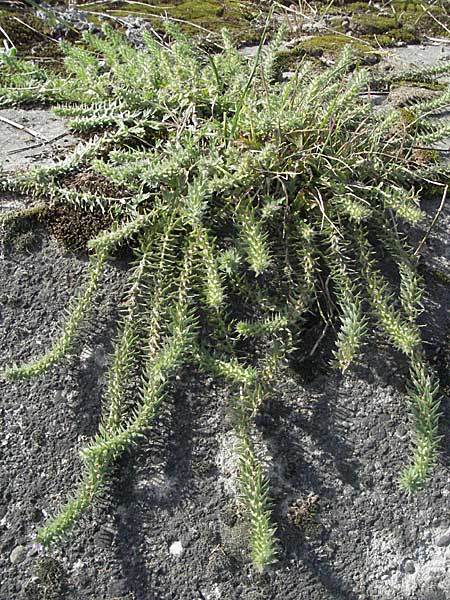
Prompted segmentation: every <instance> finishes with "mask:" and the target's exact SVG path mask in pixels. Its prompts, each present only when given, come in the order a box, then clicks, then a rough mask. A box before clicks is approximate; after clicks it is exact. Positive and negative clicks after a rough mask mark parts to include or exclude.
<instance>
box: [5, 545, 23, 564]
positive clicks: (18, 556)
mask: <svg viewBox="0 0 450 600" xmlns="http://www.w3.org/2000/svg"><path fill="white" fill-rule="evenodd" d="M26 557H27V549H26V547H25V546H16V547H15V548H14V550H13V551H12V552H11V554H10V555H9V560H10V561H11V563H12V564H13V565H18V564H20V563H21V562H23V561H24V560H25V559H26Z"/></svg>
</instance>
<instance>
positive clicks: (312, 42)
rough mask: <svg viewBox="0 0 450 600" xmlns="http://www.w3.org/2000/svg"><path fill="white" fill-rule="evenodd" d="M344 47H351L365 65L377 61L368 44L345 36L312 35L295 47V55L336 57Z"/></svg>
mask: <svg viewBox="0 0 450 600" xmlns="http://www.w3.org/2000/svg"><path fill="white" fill-rule="evenodd" d="M345 46H351V47H352V49H353V51H354V54H355V56H356V57H358V58H360V59H362V61H363V62H365V63H374V62H377V61H378V56H377V54H376V52H375V51H374V49H373V47H372V46H371V45H370V44H369V43H364V41H359V40H356V39H352V38H350V37H348V36H346V35H339V34H336V35H335V34H326V35H314V36H312V37H310V38H307V39H305V40H302V41H301V42H300V43H299V45H298V46H297V49H296V51H297V54H300V52H301V51H303V53H305V54H308V55H309V56H315V57H319V56H322V55H328V56H333V57H334V56H336V55H338V54H339V53H340V52H341V51H342V49H343V48H344V47H345Z"/></svg>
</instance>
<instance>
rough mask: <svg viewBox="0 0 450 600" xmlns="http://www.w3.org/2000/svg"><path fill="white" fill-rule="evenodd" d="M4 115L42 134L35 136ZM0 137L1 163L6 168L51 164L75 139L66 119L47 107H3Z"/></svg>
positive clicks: (8, 169) (14, 168) (9, 169)
mask: <svg viewBox="0 0 450 600" xmlns="http://www.w3.org/2000/svg"><path fill="white" fill-rule="evenodd" d="M2 118H4V119H8V120H9V121H12V122H13V123H16V124H17V125H19V126H22V127H25V128H28V129H31V130H32V131H33V132H35V133H36V134H39V136H36V135H34V136H33V135H31V134H30V133H28V132H27V131H26V129H19V128H17V127H15V126H13V125H11V124H9V123H7V122H5V121H3V120H2ZM0 140H1V144H0V165H1V168H2V169H3V170H5V171H16V170H17V169H27V168H30V167H33V166H37V165H42V164H50V163H52V162H54V161H55V159H56V158H57V157H58V156H60V155H61V153H62V152H64V151H65V150H67V149H68V148H70V147H71V146H74V145H75V143H76V139H75V138H74V137H73V135H71V134H70V133H69V131H68V129H67V125H66V122H65V120H64V119H62V118H60V117H57V116H56V115H55V114H53V113H52V112H51V111H49V110H46V109H28V110H25V109H18V108H3V109H0Z"/></svg>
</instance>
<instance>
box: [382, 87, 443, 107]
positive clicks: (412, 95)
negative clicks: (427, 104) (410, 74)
mask: <svg viewBox="0 0 450 600" xmlns="http://www.w3.org/2000/svg"><path fill="white" fill-rule="evenodd" d="M437 96H439V92H436V91H434V90H429V89H428V88H421V87H417V86H413V85H400V86H398V87H396V88H395V89H393V90H392V91H391V92H390V93H389V96H388V101H389V102H390V103H391V104H392V105H393V106H398V107H402V106H407V105H408V104H411V103H413V102H416V101H420V100H432V99H433V98H436V97H437Z"/></svg>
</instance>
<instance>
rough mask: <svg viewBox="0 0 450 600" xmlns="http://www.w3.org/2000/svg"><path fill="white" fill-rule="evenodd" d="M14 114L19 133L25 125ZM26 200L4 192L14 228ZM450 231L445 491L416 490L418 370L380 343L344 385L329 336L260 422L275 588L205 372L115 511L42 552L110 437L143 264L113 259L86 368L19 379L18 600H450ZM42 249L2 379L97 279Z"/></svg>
mask: <svg viewBox="0 0 450 600" xmlns="http://www.w3.org/2000/svg"><path fill="white" fill-rule="evenodd" d="M43 112H46V111H43ZM0 114H3V111H2V112H1V113H0ZM4 114H6V113H4ZM8 114H9V118H10V119H13V120H15V121H19V118H20V115H21V114H22V112H21V111H18V112H14V111H11V112H9V113H8ZM39 114H40V113H39ZM22 116H23V115H22ZM27 116H28V118H29V121H28V123H29V126H31V127H33V128H39V127H42V128H43V129H42V131H47V129H46V127H47V125H46V121H45V119H46V118H48V119H51V122H52V123H53V125H54V126H55V127H58V128H61V132H64V123H63V121H61V120H54V119H56V118H55V117H54V116H53V115H51V116H49V113H47V117H46V116H45V115H43V114H41V117H42V121H40V122H39V121H35V120H34V115H33V113H31V112H29V113H28V115H27ZM36 119H37V117H36ZM49 123H50V121H49ZM13 129H14V128H12V129H11V128H8V129H5V130H4V131H3V133H2V132H1V131H0V136H2V137H1V140H2V148H1V151H2V152H3V155H4V156H8V157H10V156H13V157H14V159H13V160H14V161H17V162H14V163H13V164H11V163H10V164H9V166H8V168H10V169H14V170H15V169H18V168H21V167H24V168H29V166H30V162H27V161H29V159H30V157H28V156H27V153H17V154H13V155H11V154H8V152H9V150H11V149H14V148H16V147H17V145H18V144H19V142H20V144H23V145H26V144H27V142H28V141H29V139H27V136H26V135H24V134H23V132H20V131H19V130H14V131H13ZM6 131H7V135H6V137H5V132H6ZM58 131H59V129H58ZM48 137H51V135H50V133H49V135H48ZM64 139H65V140H66V139H67V138H64ZM72 142H73V140H72ZM41 150H42V149H41ZM59 151H60V152H61V151H64V149H60V150H59ZM57 152H58V151H56V153H57ZM31 158H32V160H33V161H35V160H39V161H40V160H41V158H42V157H39V158H33V157H31ZM50 159H54V156H53V157H50ZM21 161H22V162H21ZM23 202H24V201H23V200H22V199H20V198H11V197H10V196H8V197H6V196H4V197H2V196H0V212H1V211H2V210H6V209H7V210H10V209H11V207H14V208H15V207H17V206H21V205H22V204H23ZM439 204H440V198H428V199H425V201H424V203H423V208H424V209H425V211H426V213H427V215H428V216H427V219H428V220H427V222H426V223H424V224H423V225H422V227H421V228H420V229H419V228H418V229H415V230H412V231H411V232H410V234H411V241H412V243H413V245H416V244H417V243H418V242H419V241H420V240H421V239H422V237H423V235H424V233H425V231H426V230H427V228H428V224H429V222H430V221H431V219H432V217H433V215H434V214H435V213H436V211H437V209H438V207H439ZM449 230H450V206H449V203H448V202H447V204H446V205H445V207H444V210H443V212H442V214H441V216H440V218H439V220H438V221H437V223H436V225H435V227H434V228H433V230H432V232H431V234H430V236H429V238H428V241H427V242H426V243H425V244H424V247H423V250H422V268H421V271H422V275H423V277H424V282H425V286H426V290H427V293H426V298H425V312H424V315H423V317H422V322H423V326H424V327H423V335H424V338H425V340H426V348H427V354H428V357H429V359H430V361H432V362H433V364H434V365H435V368H436V371H437V372H438V373H439V376H440V378H441V388H442V392H443V402H442V412H443V418H442V421H441V422H442V436H443V439H442V445H441V447H442V450H441V455H440V459H439V464H438V466H437V468H436V471H435V473H434V475H433V478H432V480H431V482H430V483H429V485H428V486H427V488H426V489H425V490H424V491H422V492H419V493H416V494H414V495H407V494H405V493H404V492H402V491H400V490H399V488H398V485H397V478H398V474H399V472H400V470H401V469H402V468H403V467H404V466H405V464H406V461H407V460H408V456H409V449H410V431H411V425H410V423H409V418H408V410H407V409H408V407H407V406H406V405H405V388H404V381H405V376H406V373H407V366H406V364H405V361H404V360H403V359H402V358H401V357H400V356H399V355H397V354H395V353H393V352H392V351H391V350H390V349H389V348H388V347H387V346H386V345H385V344H384V343H383V342H382V341H381V340H380V339H378V338H376V337H375V336H374V337H373V339H371V340H370V343H369V344H368V347H367V352H366V356H365V359H364V362H363V364H361V365H359V366H358V367H357V368H355V369H354V370H353V371H352V372H351V373H349V374H347V375H346V376H345V377H343V376H341V375H339V374H337V373H335V372H333V371H331V370H330V368H329V367H328V366H327V361H328V357H329V354H330V348H329V346H328V342H327V341H326V337H325V339H324V341H323V342H322V344H320V345H319V347H318V350H317V352H316V353H315V354H314V355H313V356H312V357H311V359H310V360H308V361H307V362H304V363H302V364H298V365H294V367H296V369H295V371H294V372H293V373H292V374H291V375H289V376H287V375H286V377H285V378H283V380H281V381H280V382H279V383H278V384H277V386H276V389H274V393H273V395H272V397H271V398H270V400H269V401H268V403H267V405H266V406H265V409H264V411H263V412H262V414H261V415H260V417H259V420H258V428H259V431H260V434H261V447H263V448H264V449H265V453H266V455H267V457H268V467H269V475H270V480H271V492H272V496H273V500H274V518H275V521H276V524H277V527H278V535H279V539H280V547H279V557H278V558H279V560H278V562H277V563H276V564H275V565H274V567H273V569H272V570H270V571H269V572H268V573H266V574H264V575H262V576H259V575H257V574H255V573H254V572H253V571H252V569H251V567H250V562H249V550H248V547H247V546H246V541H245V540H246V531H245V529H244V527H243V526H242V525H241V524H240V523H241V520H240V519H239V518H238V517H239V515H238V514H237V513H238V510H237V508H236V506H237V505H236V498H235V488H234V485H233V483H234V480H233V474H234V463H233V458H232V452H231V448H232V445H233V434H232V428H231V422H230V418H229V410H228V403H229V390H228V389H227V388H226V387H225V386H223V385H220V384H219V383H217V382H215V381H213V380H211V379H206V378H204V377H203V376H200V375H199V374H197V373H196V372H195V371H193V370H186V371H185V372H182V373H181V374H180V376H179V377H178V378H177V380H175V381H174V382H173V386H172V390H171V394H169V396H168V397H167V400H166V403H165V405H164V408H163V410H162V412H161V415H160V419H159V421H158V422H157V423H156V424H155V426H154V427H153V428H152V430H151V431H150V432H149V434H148V436H147V438H146V439H145V440H144V441H143V443H142V444H141V445H140V446H139V448H137V449H136V450H135V451H134V452H133V453H130V454H129V455H127V456H126V457H124V458H123V459H122V460H121V461H120V462H119V463H118V464H117V465H116V466H115V470H114V473H113V474H112V477H111V484H110V486H109V489H108V490H107V491H106V492H105V494H104V497H103V498H102V501H101V502H100V503H99V505H98V506H96V507H95V508H94V510H93V511H91V512H90V513H88V514H87V515H86V517H85V518H84V520H83V522H82V523H81V524H80V525H79V526H77V527H76V529H75V530H74V531H72V532H71V534H70V535H69V536H68V537H67V538H66V539H65V540H64V542H63V543H62V544H60V545H59V546H58V547H56V548H54V549H52V550H51V551H48V552H47V551H43V550H42V549H41V548H40V547H38V546H36V545H35V544H34V543H33V539H34V536H35V533H36V529H37V528H38V527H39V526H40V525H41V524H42V523H43V522H44V520H45V519H46V517H47V516H48V515H50V514H53V512H54V511H55V509H56V507H57V506H58V504H59V503H62V502H64V500H65V499H67V494H68V491H70V490H73V489H74V488H75V487H76V484H77V481H78V480H79V477H80V473H81V469H80V467H81V464H80V460H79V456H78V451H79V449H80V448H82V447H83V446H84V445H85V444H86V442H87V441H88V440H89V438H90V437H91V436H93V435H94V434H95V432H96V430H97V426H98V420H99V415H100V411H101V396H102V392H103V390H104V387H105V371H106V368H107V364H108V360H109V359H108V355H109V352H110V350H111V345H112V339H113V337H114V332H115V322H116V319H117V316H118V309H119V306H120V301H121V298H122V294H123V289H124V284H125V273H126V269H127V267H128V264H127V262H126V261H125V260H123V261H122V262H121V261H115V262H114V261H111V263H110V264H109V266H108V269H107V272H106V273H105V276H104V280H103V284H102V287H101V290H100V291H99V293H98V298H97V301H96V305H97V307H98V308H97V310H96V312H95V314H94V316H93V318H92V319H91V320H90V323H89V324H87V325H86V327H85V328H84V330H83V332H82V333H81V335H80V337H79V340H78V347H77V349H76V352H74V355H73V356H72V357H71V358H70V359H69V360H67V361H66V362H65V364H63V365H61V366H58V367H56V368H54V369H53V370H52V371H51V372H50V373H48V374H46V375H45V376H42V377H40V378H37V379H35V380H32V381H30V382H20V383H9V384H6V383H0V398H1V401H0V414H1V421H2V439H1V442H0V445H1V451H0V456H1V462H2V469H1V471H0V499H1V500H0V600H12V599H18V600H101V599H104V600H132V599H134V600H169V599H170V600H172V599H173V600H175V599H176V600H216V599H217V600H219V599H222V598H223V599H227V600H257V599H258V600H259V599H265V600H299V599H300V600H301V599H305V600H329V599H330V600H332V599H339V600H407V599H408V600H409V599H414V600H446V598H448V597H449V596H450V524H449V508H450V491H449V485H448V484H449V464H450V454H449V447H450V446H449V441H450V435H449V431H448V426H447V424H448V419H449V417H450V401H449V397H448V396H449V392H450V378H449V369H448V367H449V366H450V342H449V334H450V315H449V312H448V304H449V296H450V240H449V236H448V232H449ZM29 237H30V239H31V241H30V239H28V243H27V244H22V245H21V244H20V243H19V244H9V245H8V248H7V249H6V250H5V253H4V255H3V256H2V258H1V259H0V364H1V365H5V364H10V363H11V362H13V361H17V362H21V361H23V360H27V359H30V358H33V357H37V356H39V355H40V354H41V353H43V351H44V349H45V348H47V347H48V345H49V343H50V341H51V340H52V339H53V338H54V337H55V336H56V335H57V332H58V330H59V327H60V324H61V323H62V321H63V320H64V310H65V307H66V306H67V304H68V302H69V300H70V298H71V297H72V296H73V293H74V291H76V289H77V288H78V286H79V285H80V284H81V282H82V281H83V276H84V275H85V272H86V269H87V264H88V262H87V258H86V257H84V256H82V255H81V256H80V255H74V254H70V253H68V252H67V251H66V250H64V249H63V248H62V247H61V246H60V245H59V244H58V242H57V241H56V240H55V239H54V238H53V237H51V236H50V235H49V233H48V231H46V230H45V228H43V227H41V226H39V227H38V226H37V225H36V224H33V225H30V236H29ZM310 333H311V332H310ZM319 335H320V331H319ZM319 335H317V337H319ZM293 514H295V515H297V516H298V518H297V517H296V518H293Z"/></svg>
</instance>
